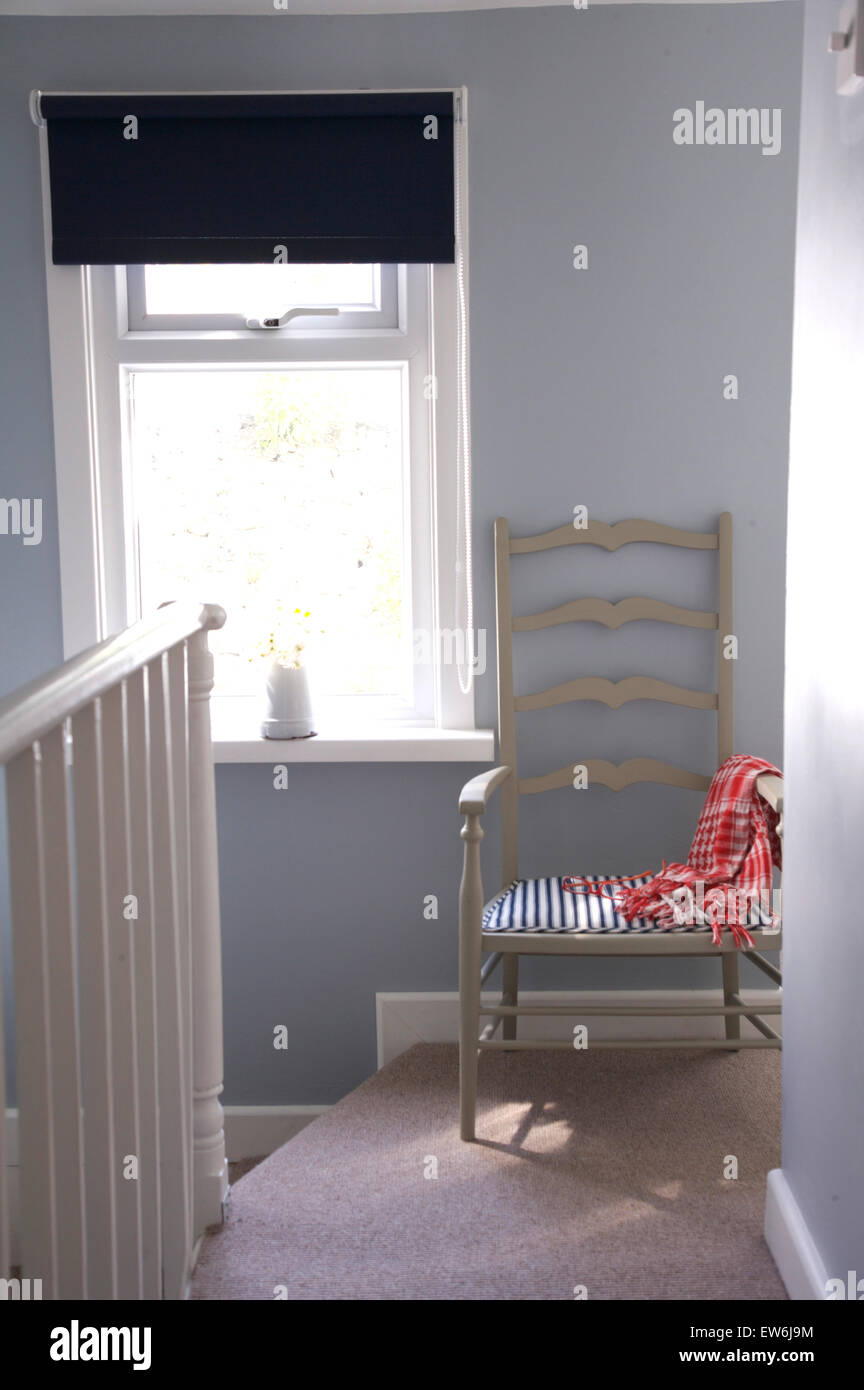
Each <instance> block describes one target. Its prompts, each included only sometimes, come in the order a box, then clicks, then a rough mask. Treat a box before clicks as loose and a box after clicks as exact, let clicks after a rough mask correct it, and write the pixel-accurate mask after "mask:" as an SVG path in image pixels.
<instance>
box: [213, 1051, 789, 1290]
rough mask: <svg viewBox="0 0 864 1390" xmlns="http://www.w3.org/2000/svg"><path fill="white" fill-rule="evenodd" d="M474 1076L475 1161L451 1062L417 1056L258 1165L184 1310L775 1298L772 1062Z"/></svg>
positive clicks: (684, 1059)
mask: <svg viewBox="0 0 864 1390" xmlns="http://www.w3.org/2000/svg"><path fill="white" fill-rule="evenodd" d="M480 1073H481V1085H480V1090H481V1107H480V1118H479V1122H478V1131H477V1132H478V1136H479V1138H480V1142H479V1143H477V1144H462V1143H460V1141H459V1138H458V1130H457V1122H456V1107H457V1058H456V1049H455V1047H452V1046H449V1045H443V1044H442V1045H428V1044H421V1045H418V1046H417V1047H413V1048H412V1049H411V1050H410V1051H409V1052H406V1053H404V1054H403V1055H402V1056H401V1057H398V1058H397V1059H396V1061H394V1062H391V1063H390V1064H389V1065H388V1066H386V1067H385V1068H384V1069H383V1070H382V1071H380V1072H378V1073H377V1075H375V1076H373V1077H371V1078H370V1079H369V1080H368V1081H366V1082H364V1084H363V1085H362V1086H360V1087H358V1089H357V1090H356V1091H353V1092H352V1093H351V1095H349V1096H346V1098H345V1099H344V1100H343V1101H340V1103H339V1104H338V1105H336V1106H334V1108H333V1109H332V1110H330V1111H328V1112H327V1114H325V1115H323V1116H321V1118H320V1119H318V1120H316V1121H315V1122H314V1123H313V1124H311V1125H309V1126H308V1128H306V1129H305V1130H303V1132H302V1133H301V1134H299V1135H297V1137H296V1138H294V1139H292V1140H291V1141H290V1142H289V1143H288V1144H285V1145H284V1146H283V1148H281V1149H279V1150H278V1151H277V1152H276V1153H274V1154H271V1155H270V1157H269V1158H267V1159H265V1161H264V1162H263V1163H260V1164H259V1165H258V1166H257V1167H256V1168H254V1169H253V1170H252V1171H251V1172H249V1173H248V1174H247V1175H246V1176H245V1177H244V1178H243V1179H242V1180H241V1181H240V1182H239V1183H238V1184H237V1186H236V1188H234V1189H233V1191H232V1197H231V1204H230V1208H229V1213H230V1214H229V1219H228V1221H227V1223H226V1225H225V1226H224V1227H223V1228H222V1230H221V1231H220V1232H218V1233H217V1234H215V1235H213V1236H210V1237H208V1239H207V1240H206V1242H205V1245H204V1248H203V1250H202V1253H201V1258H200V1260H199V1264H198V1269H197V1271H196V1275H195V1280H194V1284H193V1290H192V1297H193V1298H195V1299H268V1300H269V1299H273V1298H276V1297H286V1296H287V1298H289V1299H334V1300H335V1299H412V1300H414V1299H417V1300H422V1299H467V1300H481V1299H517V1300H527V1299H540V1300H550V1299H551V1300H558V1299H562V1300H571V1299H573V1298H574V1290H575V1289H577V1287H578V1286H584V1289H585V1293H586V1295H587V1297H588V1299H711V1300H714V1299H778V1298H785V1297H786V1295H785V1291H784V1289H783V1285H782V1283H781V1281H780V1278H779V1275H778V1274H777V1270H776V1268H775V1265H774V1263H773V1261H772V1259H771V1256H770V1254H769V1253H768V1249H767V1247H766V1246H765V1243H764V1241H763V1239H762V1219H763V1211H764V1194H765V1174H766V1172H767V1170H768V1169H769V1168H773V1167H776V1166H778V1164H779V1162H780V1150H779V1134H780V1104H779V1093H780V1057H779V1054H778V1053H776V1052H742V1053H739V1054H738V1055H737V1056H732V1055H727V1054H723V1053H693V1052H684V1051H682V1052H665V1051H654V1052H641V1053H639V1052H616V1051H602V1052H594V1053H592V1052H590V1051H588V1052H586V1053H580V1054H573V1053H569V1052H545V1053H544V1052H535V1053H509V1054H488V1055H486V1056H485V1057H483V1058H481V1063H480ZM730 1155H731V1156H734V1157H735V1158H737V1162H738V1178H737V1179H735V1180H731V1179H729V1178H725V1177H724V1176H723V1173H724V1163H728V1158H727V1156H730ZM436 1170H437V1175H438V1176H437V1178H434V1177H431V1176H430V1177H427V1176H425V1174H426V1173H432V1172H434V1171H436Z"/></svg>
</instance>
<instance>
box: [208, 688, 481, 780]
mask: <svg viewBox="0 0 864 1390" xmlns="http://www.w3.org/2000/svg"><path fill="white" fill-rule="evenodd" d="M251 703H252V706H253V707H252V708H250V705H249V704H247V702H246V701H236V700H231V699H226V700H214V701H213V703H212V706H211V726H212V735H213V760H214V762H217V763H269V764H270V765H271V766H272V765H273V764H275V763H462V762H466V763H482V762H486V763H491V762H493V761H494V759H495V734H494V731H493V730H492V729H436V728H430V727H423V726H418V725H416V724H396V723H393V724H385V723H383V722H382V723H376V722H374V721H371V720H370V721H369V722H368V723H361V722H359V721H358V722H356V723H353V724H351V725H343V724H335V723H332V724H331V723H330V722H329V721H328V720H326V719H325V720H324V721H323V722H321V723H320V725H319V731H318V733H317V734H315V735H314V736H313V737H311V738H284V739H283V738H262V737H261V736H260V734H259V733H258V725H259V722H260V710H258V709H257V708H256V707H255V706H256V704H257V702H254V701H253V702H251ZM238 704H239V705H242V706H245V708H242V709H238V708H237V706H238Z"/></svg>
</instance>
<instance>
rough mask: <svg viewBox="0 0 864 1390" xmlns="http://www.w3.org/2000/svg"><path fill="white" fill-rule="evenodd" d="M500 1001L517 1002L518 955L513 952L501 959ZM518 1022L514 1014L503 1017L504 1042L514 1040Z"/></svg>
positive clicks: (505, 1002) (502, 1034)
mask: <svg viewBox="0 0 864 1390" xmlns="http://www.w3.org/2000/svg"><path fill="white" fill-rule="evenodd" d="M501 1003H502V1004H514V1005H515V1004H518V1003H519V957H518V956H517V955H515V954H512V955H511V954H510V953H507V954H505V956H504V957H503V959H502V961H501ZM518 1022H519V1020H518V1018H516V1016H515V1014H514V1015H513V1016H512V1017H510V1018H505V1019H504V1021H503V1023H502V1025H501V1036H502V1038H503V1039H504V1041H505V1042H512V1041H514V1039H515V1037H516V1025H517V1023H518Z"/></svg>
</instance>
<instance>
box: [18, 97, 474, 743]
mask: <svg viewBox="0 0 864 1390" xmlns="http://www.w3.org/2000/svg"><path fill="white" fill-rule="evenodd" d="M457 90H458V91H459V95H460V96H461V109H462V113H463V120H464V118H465V114H466V111H467V108H466V93H465V90H464V88H463V89H457ZM39 133H40V145H41V160H42V191H43V205H44V217H45V260H46V282H47V301H48V319H49V339H50V353H51V378H52V396H53V416H54V439H55V459H56V478H57V506H58V531H59V547H60V577H61V606H62V623H63V648H64V655H65V656H66V657H67V658H68V657H70V656H73V655H75V654H76V653H78V652H79V651H81V650H83V649H84V648H86V647H88V646H90V645H92V644H93V643H94V642H97V641H101V640H102V639H103V638H105V637H106V636H109V635H111V634H112V633H114V632H117V631H119V630H120V629H121V628H122V627H124V626H125V625H126V622H127V621H128V618H129V607H128V599H127V595H128V594H129V593H130V592H131V587H130V566H131V565H132V563H133V558H132V554H133V553H132V550H131V547H129V546H127V545H126V542H125V537H126V536H127V535H128V534H129V522H130V517H129V515H128V504H129V496H130V489H129V486H128V479H124V477H123V474H122V470H121V467H120V466H119V463H118V460H120V459H121V458H123V457H128V448H127V447H126V446H127V444H128V439H126V438H124V435H123V431H124V429H125V428H126V425H124V418H125V412H124V409H123V406H122V401H121V394H120V391H119V389H118V380H117V369H118V367H120V366H121V365H128V361H127V362H126V363H125V364H121V363H120V362H118V360H117V359H116V358H114V360H113V361H112V360H111V355H110V353H108V352H106V348H107V345H108V343H109V342H111V341H113V342H114V343H117V344H124V348H121V349H120V350H121V351H124V350H125V349H128V348H131V347H134V350H135V356H136V357H138V358H139V360H140V362H143V363H145V364H146V362H147V360H148V353H149V354H150V359H149V360H150V362H151V364H152V362H153V361H154V356H153V354H154V353H155V352H156V351H157V350H158V351H159V352H160V353H161V354H162V355H161V359H160V360H161V361H162V362H163V364H164V363H168V362H172V361H177V362H182V361H183V360H184V352H185V354H186V357H187V359H188V354H189V346H190V345H189V342H188V340H189V339H194V340H195V341H196V342H197V343H198V344H199V345H200V342H201V338H200V335H199V333H197V332H194V333H184V332H182V331H181V332H178V331H174V330H164V331H162V332H143V333H135V332H134V331H133V332H130V331H129V327H128V307H127V304H126V297H125V274H123V273H121V271H120V270H119V269H118V268H116V267H111V266H55V265H54V264H53V262H52V259H51V201H50V184H49V174H48V150H47V138H46V137H47V132H46V130H45V128H44V127H43V128H42V129H41V130H40V132H39ZM457 176H458V170H457ZM465 183H466V184H467V177H466V179H465ZM466 193H467V190H466V188H465V187H463V188H462V189H461V194H462V196H461V207H462V227H461V228H460V232H461V240H462V245H463V247H464V248H465V253H466V254H465V259H466V279H467V235H468V218H467V198H466ZM412 272H416V273H418V274H423V275H425V277H426V294H427V300H428V321H429V325H430V331H429V336H428V354H429V357H428V363H427V366H428V370H427V371H426V372H424V373H423V374H422V376H423V377H424V379H426V380H429V381H431V382H432V383H434V389H432V390H431V391H430V390H426V391H425V392H424V397H425V396H428V397H429V399H428V400H424V406H425V420H424V421H423V423H424V426H425V430H426V431H428V446H424V448H423V452H424V457H425V458H426V459H428V475H427V477H428V487H427V488H426V489H425V490H421V489H418V488H416V487H415V488H414V489H413V493H414V499H415V502H417V503H418V504H419V503H420V502H422V501H423V500H424V498H423V497H421V495H420V494H421V491H423V492H424V494H425V501H426V502H427V503H428V506H427V515H426V516H425V517H423V519H422V520H421V521H420V523H419V524H420V525H421V526H422V527H423V528H424V530H425V532H426V533H427V534H428V549H429V556H430V563H429V572H430V575H431V581H432V584H431V587H432V594H431V603H430V604H429V609H430V612H431V621H432V640H431V642H430V646H431V648H432V652H433V656H434V660H433V663H432V666H431V671H430V677H431V681H432V691H431V701H430V708H431V720H427V721H425V723H426V724H427V727H425V728H421V727H417V729H416V735H417V736H416V737H414V736H413V733H414V731H413V730H412V729H410V728H408V729H404V728H403V729H402V730H401V732H400V731H398V730H395V729H393V728H392V727H391V728H388V729H384V728H379V729H376V730H374V731H371V730H369V729H364V728H363V727H362V726H360V725H358V728H357V729H356V731H353V730H352V731H347V732H346V730H345V729H344V728H343V729H341V730H340V731H339V732H338V735H337V734H335V733H334V735H333V737H332V738H330V737H328V736H327V734H326V732H325V733H324V734H323V736H320V737H319V738H318V739H313V740H308V741H302V742H303V748H302V750H301V749H300V747H299V744H300V742H301V741H297V742H296V743H294V744H292V745H288V744H286V743H284V742H281V741H280V742H279V744H278V752H279V758H282V759H283V760H284V759H285V757H286V756H289V755H290V754H289V752H287V751H286V750H289V749H290V750H291V752H293V754H294V756H293V758H292V760H296V761H342V760H352V759H355V758H356V759H360V760H370V759H374V760H381V759H386V760H401V759H403V758H409V759H410V758H417V759H418V760H422V761H429V760H435V759H436V758H437V757H439V756H446V757H447V758H448V760H462V759H464V760H469V761H478V760H483V761H491V759H492V757H493V756H494V738H493V735H492V732H491V731H490V730H476V728H475V716H474V682H473V680H472V681H471V682H470V684H469V689H468V691H467V692H466V691H465V690H463V688H462V683H461V682H460V679H459V669H458V667H457V665H456V663H455V662H451V661H447V660H446V659H442V658H443V657H444V650H443V649H444V647H445V646H446V643H443V642H442V641H441V639H440V634H441V633H442V632H445V631H447V630H449V629H451V628H452V626H453V620H452V617H451V616H450V615H452V614H454V613H455V612H456V611H457V600H458V592H457V589H458V585H459V576H458V573H457V568H456V564H455V557H456V553H457V534H456V510H457V509H456V490H457V473H458V468H457V418H456V402H457V389H458V379H457V362H456V352H455V350H454V345H455V343H456V333H457V325H458V299H457V289H458V287H457V278H456V267H455V266H454V265H449V264H435V265H432V266H429V267H403V269H402V273H403V274H405V275H406V276H407V275H408V274H410V273H412ZM335 322H336V323H337V324H338V322H339V320H338V319H337V320H336V321H335ZM407 331H408V332H409V333H410V324H409V325H408V330H407ZM310 334H315V336H316V338H318V350H319V352H320V350H321V341H320V340H321V337H322V336H323V335H321V334H320V329H319V328H317V327H316V328H311V327H310V328H309V329H306V328H303V327H298V328H297V329H296V330H295V331H294V333H293V334H290V335H284V336H283V337H282V341H283V342H284V343H288V344H291V345H292V347H291V351H293V352H295V353H296V356H295V359H294V360H297V357H300V356H302V345H303V338H304V337H308V336H309V335H310ZM405 334H406V328H405V326H404V325H399V326H397V327H395V328H392V327H390V328H388V327H383V328H362V329H359V330H358V329H355V328H346V327H342V328H340V327H335V326H334V327H333V328H328V330H327V343H328V351H331V352H332V353H333V360H338V359H339V343H340V336H341V337H342V338H344V337H345V336H346V335H348V336H350V337H351V339H352V341H353V340H356V339H358V338H364V339H368V343H369V350H370V360H376V359H377V360H381V361H386V360H388V358H389V359H390V360H392V359H393V357H399V356H400V355H401V356H403V357H404V353H405ZM274 336H275V333H274V332H271V331H267V330H264V331H256V330H249V329H244V330H238V329H225V330H221V331H219V332H216V333H214V334H213V339H212V347H213V353H214V357H213V359H212V360H220V359H219V354H220V353H221V354H222V357H221V360H223V361H225V362H227V361H229V360H230V358H231V352H232V350H233V351H234V352H235V353H236V350H237V347H236V345H237V340H238V338H242V340H243V343H244V357H243V364H244V365H246V364H250V365H251V364H252V363H255V364H258V363H260V364H261V365H276V366H279V367H284V366H285V365H287V363H288V362H289V361H290V360H291V358H290V353H289V354H285V355H283V352H282V351H280V352H279V354H278V356H277V357H276V358H275V360H274V346H273V342H272V339H273V338H274ZM280 336H281V335H280ZM184 339H185V340H186V341H185V343H184ZM145 340H150V346H149V347H148V346H147V341H145ZM157 340H158V341H157ZM250 340H251V341H250ZM166 354H167V356H166ZM316 355H318V353H316ZM353 356H354V353H353V349H352V360H353ZM196 360H198V359H196ZM343 360H344V348H343ZM106 373H107V378H106ZM411 418H412V440H411V447H412V450H413V449H415V448H416V447H417V441H416V438H415V437H414V436H415V434H416V428H417V425H418V424H419V421H420V412H419V410H418V407H417V404H416V403H415V405H414V408H413V409H412V411H411ZM412 477H415V478H416V477H417V469H416V467H414V466H412ZM417 524H418V521H417V517H416V515H414V516H412V531H413V528H414V527H415V526H417ZM121 575H122V580H121V577H120V576H121ZM206 597H207V596H206V595H205V596H204V598H205V599H206ZM220 703H221V704H223V705H225V706H227V705H231V706H233V707H234V708H233V709H232V710H231V712H230V717H228V715H227V712H226V711H224V710H222V711H220V710H219V709H218V708H217V709H216V710H215V711H214V714H215V718H214V736H215V745H216V756H217V759H218V760H221V761H232V762H234V761H265V762H266V761H269V762H272V761H274V760H278V759H276V758H275V751H276V748H275V743H270V744H269V746H268V741H266V740H261V739H260V738H258V737H257V727H256V726H255V724H254V721H253V716H252V712H251V710H250V712H249V719H248V725H247V722H246V718H245V716H244V717H242V718H241V717H240V716H239V714H238V710H239V706H240V705H241V704H242V703H244V702H242V701H240V700H237V699H230V700H226V701H223V702H219V701H216V702H215V704H216V706H217V707H218V706H219V705H220ZM250 703H251V704H254V703H255V702H254V701H253V702H250ZM220 721H221V722H222V727H223V728H224V730H225V733H224V735H222V736H220V734H219V733H218V730H219V727H220ZM430 723H431V726H432V727H431V728H430V727H428V725H429V724H430ZM439 733H440V734H441V739H440V742H439V740H438V738H437V737H436V736H437V735H438V734H439Z"/></svg>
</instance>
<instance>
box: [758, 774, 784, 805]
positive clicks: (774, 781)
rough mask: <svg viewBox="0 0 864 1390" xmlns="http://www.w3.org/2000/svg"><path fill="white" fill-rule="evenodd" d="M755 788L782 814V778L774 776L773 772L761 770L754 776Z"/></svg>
mask: <svg viewBox="0 0 864 1390" xmlns="http://www.w3.org/2000/svg"><path fill="white" fill-rule="evenodd" d="M756 790H757V792H758V793H759V795H760V796H761V797H763V798H764V800H765V801H767V802H768V805H769V806H771V807H772V808H773V809H774V810H775V811H776V812H777V813H778V815H781V816H782V814H783V778H782V777H775V776H774V774H773V772H763V773H762V775H761V777H757V778H756Z"/></svg>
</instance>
